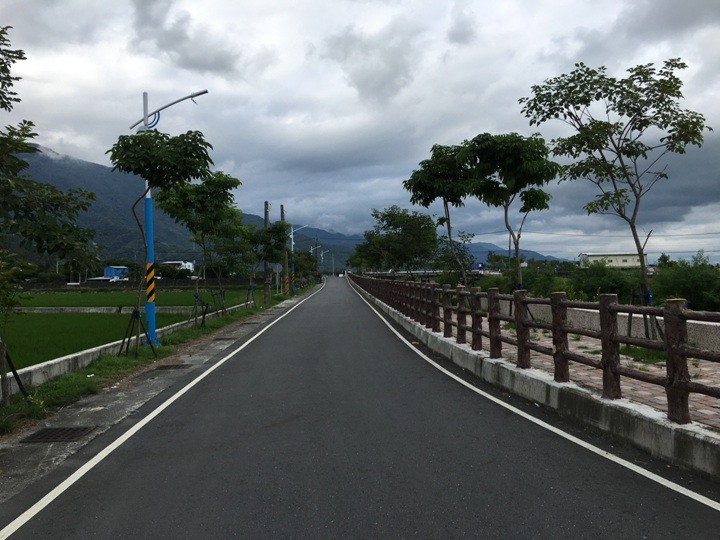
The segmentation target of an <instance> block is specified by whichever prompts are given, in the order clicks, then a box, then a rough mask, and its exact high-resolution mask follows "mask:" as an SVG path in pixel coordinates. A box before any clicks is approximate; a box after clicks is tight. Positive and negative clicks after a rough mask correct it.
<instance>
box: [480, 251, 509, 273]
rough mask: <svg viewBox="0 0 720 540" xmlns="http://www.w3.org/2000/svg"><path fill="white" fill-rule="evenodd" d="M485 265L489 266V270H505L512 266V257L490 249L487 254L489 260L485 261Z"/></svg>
mask: <svg viewBox="0 0 720 540" xmlns="http://www.w3.org/2000/svg"><path fill="white" fill-rule="evenodd" d="M485 266H486V267H487V268H488V270H496V271H501V270H505V269H507V268H508V267H509V266H510V257H508V256H507V255H503V254H502V253H495V252H494V251H489V252H488V254H487V261H486V262H485Z"/></svg>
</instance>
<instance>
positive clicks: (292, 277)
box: [290, 225, 308, 294]
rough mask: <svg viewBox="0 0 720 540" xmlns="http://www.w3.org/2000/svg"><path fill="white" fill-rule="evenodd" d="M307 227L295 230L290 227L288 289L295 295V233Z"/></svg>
mask: <svg viewBox="0 0 720 540" xmlns="http://www.w3.org/2000/svg"><path fill="white" fill-rule="evenodd" d="M305 227H308V225H303V226H302V227H298V228H297V229H293V227H292V225H290V289H291V290H292V292H293V294H295V233H296V232H297V231H299V230H300V229H304V228H305Z"/></svg>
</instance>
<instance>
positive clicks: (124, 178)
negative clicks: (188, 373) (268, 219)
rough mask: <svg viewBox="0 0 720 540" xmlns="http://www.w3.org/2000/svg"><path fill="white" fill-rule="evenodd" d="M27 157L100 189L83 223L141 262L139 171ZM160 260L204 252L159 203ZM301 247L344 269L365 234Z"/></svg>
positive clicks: (34, 168) (40, 174) (482, 250)
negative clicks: (136, 215) (313, 249)
mask: <svg viewBox="0 0 720 540" xmlns="http://www.w3.org/2000/svg"><path fill="white" fill-rule="evenodd" d="M40 150H41V151H40V152H36V153H34V154H27V155H24V156H23V159H25V160H26V161H27V162H28V164H29V167H28V169H27V170H26V171H25V173H26V174H27V176H29V177H30V178H32V179H33V180H35V181H37V182H42V183H46V184H50V185H52V186H55V187H56V188H58V189H60V190H62V191H67V190H68V189H71V188H81V189H84V190H87V191H91V192H93V193H95V200H94V201H93V203H92V206H91V207H90V209H89V210H88V211H87V212H84V213H82V214H81V215H80V216H78V225H80V226H82V227H87V228H90V229H94V230H95V231H96V236H95V240H96V242H98V244H100V245H101V246H102V247H103V250H102V253H103V256H104V258H106V259H125V260H135V261H136V262H141V260H142V257H143V252H144V250H143V245H142V239H141V236H140V233H139V230H138V228H137V224H136V222H135V219H134V218H133V214H132V206H133V203H134V202H135V201H136V200H137V199H138V198H139V197H140V196H141V195H142V193H143V191H144V186H145V184H144V181H143V180H142V179H141V178H140V177H138V176H135V175H131V174H126V173H122V172H119V171H113V170H112V169H111V168H110V167H107V166H105V165H99V164H97V163H90V162H87V161H82V160H80V159H77V158H74V157H71V156H66V155H61V154H58V153H56V152H54V151H53V150H51V149H49V148H44V147H41V148H40ZM143 211H144V210H143V204H142V202H141V203H140V204H138V205H137V207H136V212H137V213H138V219H140V221H141V222H143ZM243 222H244V223H246V224H248V225H254V226H257V227H262V226H263V223H264V220H263V218H262V217H260V216H257V215H254V214H245V213H243ZM154 236H155V258H156V260H158V261H163V260H186V261H192V260H197V259H199V258H200V250H199V248H198V247H197V245H195V244H194V243H193V242H191V241H190V232H189V231H188V229H187V228H186V227H185V226H183V225H181V224H179V223H176V222H175V221H174V220H173V219H172V218H171V217H170V216H168V215H167V214H165V213H164V212H163V211H162V210H160V209H159V208H157V206H156V207H155V211H154ZM294 240H295V250H309V249H310V248H311V247H313V246H320V247H319V248H318V251H319V253H320V254H321V255H323V256H322V261H323V263H324V268H325V269H326V270H330V269H331V268H332V267H331V264H333V263H334V266H335V268H343V267H344V266H345V262H346V261H347V259H348V257H349V256H350V255H351V254H352V252H353V251H354V250H355V246H356V245H357V244H358V243H360V242H362V241H363V237H362V236H361V235H357V234H355V235H344V234H341V233H337V232H329V231H326V230H323V229H316V228H312V227H303V228H302V230H299V231H298V232H296V233H295V234H294ZM469 247H470V252H471V253H472V254H473V256H474V257H475V259H476V261H478V262H485V261H486V259H487V255H488V253H489V252H491V251H492V252H495V253H504V252H505V251H504V250H503V248H500V247H498V246H497V245H495V244H489V243H482V242H478V243H473V244H470V246H469ZM522 253H523V255H524V256H525V258H526V259H554V257H548V256H545V255H542V254H540V253H537V252H534V251H527V250H522Z"/></svg>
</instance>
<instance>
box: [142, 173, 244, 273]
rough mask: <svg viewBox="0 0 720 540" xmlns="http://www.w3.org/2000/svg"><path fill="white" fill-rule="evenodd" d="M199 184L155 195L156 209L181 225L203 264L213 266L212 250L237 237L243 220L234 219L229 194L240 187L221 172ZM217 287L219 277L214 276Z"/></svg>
mask: <svg viewBox="0 0 720 540" xmlns="http://www.w3.org/2000/svg"><path fill="white" fill-rule="evenodd" d="M201 180H202V181H201V182H199V183H191V182H189V181H188V182H182V183H176V184H172V185H170V186H169V187H166V188H165V189H161V190H159V191H158V193H157V194H156V196H155V198H156V200H157V203H158V206H159V207H160V208H162V209H163V210H164V211H165V212H166V213H167V214H168V215H169V216H171V217H172V218H173V219H175V221H176V222H178V223H182V224H184V225H185V226H186V227H187V228H188V229H190V232H192V234H193V239H194V241H195V242H196V243H197V244H198V246H200V249H201V250H202V254H203V264H204V265H205V266H208V265H212V262H213V251H214V250H213V249H211V248H212V246H213V245H215V244H218V243H221V242H223V240H225V239H227V240H230V239H233V238H234V237H235V236H237V235H238V233H239V230H238V228H239V226H240V222H241V219H242V217H241V216H238V215H236V213H237V212H239V211H237V209H236V208H235V207H234V205H233V203H234V199H233V194H232V191H233V190H234V189H236V188H237V187H238V186H240V184H241V182H240V180H238V179H237V178H233V177H232V176H230V175H228V174H225V173H223V172H221V171H215V172H208V173H206V174H204V175H203V177H202V179H201ZM216 278H217V280H218V284H220V274H219V273H216Z"/></svg>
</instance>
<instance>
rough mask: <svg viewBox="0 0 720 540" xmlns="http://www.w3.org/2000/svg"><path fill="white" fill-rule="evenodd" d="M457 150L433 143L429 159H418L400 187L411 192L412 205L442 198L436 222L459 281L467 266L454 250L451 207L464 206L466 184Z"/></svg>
mask: <svg viewBox="0 0 720 540" xmlns="http://www.w3.org/2000/svg"><path fill="white" fill-rule="evenodd" d="M459 150H460V147H458V146H442V145H439V144H436V145H433V147H432V150H431V151H430V159H426V160H424V161H421V162H420V168H419V169H418V170H415V171H413V172H412V174H411V175H410V178H409V179H407V180H405V181H404V182H403V187H404V188H405V189H406V190H407V191H409V192H410V195H411V196H410V202H412V203H413V204H420V205H422V206H424V207H425V208H427V207H429V206H430V205H431V204H432V203H433V202H435V200H436V199H441V200H442V204H443V213H444V217H442V218H440V219H439V220H438V225H443V224H444V225H445V226H446V228H447V238H448V241H447V243H446V244H445V246H446V247H447V248H448V251H449V254H450V255H451V256H452V257H453V258H454V259H455V261H454V263H452V266H453V267H454V268H455V269H456V271H457V272H459V273H460V275H461V276H462V283H467V270H466V268H469V265H466V264H465V261H463V260H462V256H461V253H460V251H459V250H458V249H457V247H458V244H457V242H455V241H454V240H453V234H452V226H451V222H450V206H454V207H456V208H457V207H460V206H463V204H464V202H463V201H464V199H465V197H466V196H467V195H468V186H467V183H466V182H465V181H464V179H463V175H462V168H461V167H460V164H459V163H458V160H457V155H458V151H459ZM460 245H462V244H460ZM462 255H464V254H462ZM471 264H472V261H471Z"/></svg>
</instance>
